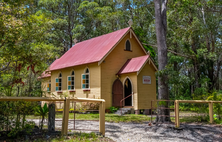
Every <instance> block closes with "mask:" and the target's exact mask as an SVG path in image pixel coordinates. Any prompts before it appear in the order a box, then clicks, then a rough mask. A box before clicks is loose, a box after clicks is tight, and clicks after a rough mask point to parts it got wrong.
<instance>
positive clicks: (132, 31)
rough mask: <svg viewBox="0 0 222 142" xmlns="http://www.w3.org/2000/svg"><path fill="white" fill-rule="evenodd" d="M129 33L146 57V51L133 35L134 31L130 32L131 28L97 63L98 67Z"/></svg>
mask: <svg viewBox="0 0 222 142" xmlns="http://www.w3.org/2000/svg"><path fill="white" fill-rule="evenodd" d="M129 32H130V34H131V33H132V34H133V36H134V37H135V38H136V40H137V42H138V43H139V45H140V47H141V48H142V50H143V51H144V53H145V55H147V52H146V50H145V49H144V47H143V45H142V44H141V42H140V41H139V39H138V38H137V36H136V34H135V33H134V31H133V30H132V28H130V29H129V30H128V31H127V32H126V33H125V34H124V35H123V36H122V37H121V38H120V39H119V41H118V42H117V43H116V44H115V45H114V46H113V47H112V49H111V50H109V52H108V53H106V55H105V56H104V57H103V58H102V59H101V60H100V61H99V62H98V65H100V64H101V63H102V62H103V61H104V60H105V59H106V57H107V56H108V55H109V54H110V53H111V52H112V51H113V50H114V49H115V47H116V46H117V45H118V44H119V43H120V41H122V39H123V38H124V37H125V36H126V35H127V34H128V33H129Z"/></svg>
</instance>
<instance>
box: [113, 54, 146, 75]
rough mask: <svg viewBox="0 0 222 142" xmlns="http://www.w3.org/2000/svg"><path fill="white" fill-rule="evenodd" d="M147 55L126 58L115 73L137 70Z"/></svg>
mask: <svg viewBox="0 0 222 142" xmlns="http://www.w3.org/2000/svg"><path fill="white" fill-rule="evenodd" d="M148 58H149V55H145V56H140V57H136V58H132V59H128V60H127V61H126V63H125V64H124V65H123V66H122V68H121V69H120V70H119V72H118V73H117V74H124V73H132V72H138V71H140V69H141V68H142V67H143V65H144V64H145V62H146V61H147V59H148Z"/></svg>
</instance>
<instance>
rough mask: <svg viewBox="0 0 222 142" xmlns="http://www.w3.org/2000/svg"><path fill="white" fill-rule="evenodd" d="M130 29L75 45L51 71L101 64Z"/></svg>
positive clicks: (52, 65)
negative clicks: (94, 63) (95, 63)
mask: <svg viewBox="0 0 222 142" xmlns="http://www.w3.org/2000/svg"><path fill="white" fill-rule="evenodd" d="M129 29H130V27H128V28H125V29H121V30H118V31H115V32H112V33H109V34H105V35H102V36H99V37H95V38H92V39H89V40H86V41H83V42H80V43H77V44H75V45H74V46H73V47H72V48H71V49H70V50H69V51H67V52H66V53H65V54H64V55H63V56H62V57H61V58H60V59H59V60H56V61H54V62H53V63H52V64H51V66H50V70H58V69H62V68H66V67H72V66H77V65H82V64H88V63H93V62H99V61H100V60H101V59H102V58H103V57H104V56H105V55H106V54H108V52H109V51H110V50H111V49H112V47H113V46H114V45H115V44H116V43H117V42H118V41H119V40H120V39H121V38H122V37H123V35H124V34H125V33H126V32H127V31H128V30H129Z"/></svg>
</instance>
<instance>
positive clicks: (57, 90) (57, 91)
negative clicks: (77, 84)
mask: <svg viewBox="0 0 222 142" xmlns="http://www.w3.org/2000/svg"><path fill="white" fill-rule="evenodd" d="M60 73H61V72H60ZM60 73H59V75H60ZM59 75H58V77H57V78H55V79H58V80H59V79H60V78H61V90H56V86H55V91H56V92H61V91H62V77H59ZM61 75H62V73H61ZM55 82H56V81H55ZM58 83H59V82H58Z"/></svg>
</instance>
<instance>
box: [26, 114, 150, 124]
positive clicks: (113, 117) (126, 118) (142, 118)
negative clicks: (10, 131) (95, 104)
mask: <svg viewBox="0 0 222 142" xmlns="http://www.w3.org/2000/svg"><path fill="white" fill-rule="evenodd" d="M58 118H62V113H56V119H58ZM27 119H39V117H38V116H33V115H30V116H27ZM69 119H74V114H73V113H69ZM75 119H76V120H99V114H98V113H96V114H95V113H94V114H93V113H91V114H76V115H75ZM105 121H106V122H116V123H119V122H136V123H141V122H148V121H150V117H148V116H146V115H136V114H127V115H123V116H120V115H117V114H105Z"/></svg>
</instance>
